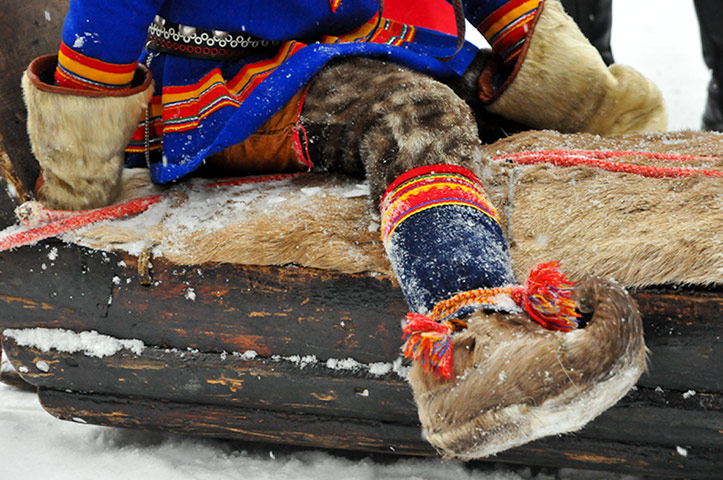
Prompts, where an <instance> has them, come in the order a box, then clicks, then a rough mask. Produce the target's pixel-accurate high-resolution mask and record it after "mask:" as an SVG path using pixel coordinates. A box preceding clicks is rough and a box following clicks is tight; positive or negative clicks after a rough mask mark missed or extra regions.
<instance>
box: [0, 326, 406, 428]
mask: <svg viewBox="0 0 723 480" xmlns="http://www.w3.org/2000/svg"><path fill="white" fill-rule="evenodd" d="M3 346H4V348H5V353H6V355H7V356H8V358H9V359H10V360H11V361H12V363H13V365H14V366H15V368H16V369H17V370H18V371H20V372H21V376H22V377H23V379H24V380H25V381H27V382H29V383H32V384H33V385H36V386H42V387H46V388H54V389H58V390H62V389H65V388H69V389H71V390H75V391H86V392H98V393H104V394H111V395H125V396H138V397H147V398H156V399H162V400H172V401H179V402H187V403H201V404H204V403H208V404H217V405H229V406H239V407H247V408H266V409H272V410H280V411H290V412H304V413H311V414H324V415H327V416H345V417H356V418H366V419H372V420H379V421H395V422H401V423H411V424H416V423H417V414H416V409H415V408H414V401H413V399H412V394H411V391H410V389H409V386H408V385H407V383H406V382H405V381H404V380H403V379H401V378H399V377H398V376H397V375H396V374H395V373H392V372H390V373H388V374H386V375H384V376H375V375H370V374H369V373H368V371H364V370H363V369H361V370H357V371H351V370H339V369H332V368H327V367H326V366H324V365H323V364H322V362H317V363H308V362H309V361H310V359H306V360H305V362H306V363H305V364H304V366H303V367H302V366H301V363H300V360H299V362H298V363H297V362H294V361H290V360H283V359H277V360H274V359H269V358H266V359H263V358H256V359H249V360H245V359H242V358H240V357H237V356H233V355H225V354H209V353H201V352H189V351H167V350H163V349H158V348H146V349H145V350H144V351H143V353H142V354H141V355H136V354H134V353H133V352H131V351H128V350H121V351H120V352H118V353H116V354H115V355H112V356H108V357H104V358H98V357H93V356H88V355H86V354H84V353H75V354H72V353H67V352H58V351H56V350H50V351H48V352H43V351H41V350H38V349H36V348H28V347H19V346H18V345H17V343H16V342H15V341H14V340H13V339H12V338H8V337H3ZM38 362H42V364H41V368H38Z"/></svg>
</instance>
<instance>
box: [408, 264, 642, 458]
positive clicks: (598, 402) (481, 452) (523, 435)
mask: <svg viewBox="0 0 723 480" xmlns="http://www.w3.org/2000/svg"><path fill="white" fill-rule="evenodd" d="M577 301H578V304H579V308H580V310H581V311H583V312H585V313H587V314H589V320H588V322H587V325H586V326H584V328H580V329H577V330H574V331H572V332H567V333H563V332H559V331H558V332H553V331H551V330H546V329H545V328H543V327H541V326H540V325H539V324H538V323H535V322H533V321H531V320H530V318H529V317H528V316H527V315H524V314H500V313H484V312H483V311H477V312H475V313H473V314H472V315H470V316H469V317H467V324H468V327H467V328H466V329H465V330H462V331H460V332H458V333H456V334H454V335H453V336H452V347H453V349H454V350H453V351H454V370H453V375H452V378H450V379H443V378H435V375H433V374H431V373H428V372H427V371H425V370H424V369H423V368H422V365H421V362H419V361H415V362H414V365H413V367H412V370H411V372H410V374H409V377H408V380H409V383H410V384H411V386H412V389H413V391H414V397H415V400H416V402H417V406H418V409H419V418H420V421H421V423H422V428H423V431H424V434H425V436H426V438H427V440H428V441H429V443H431V444H432V445H433V446H434V447H435V448H436V449H437V450H438V451H439V452H440V454H442V455H443V456H444V457H445V458H458V459H462V460H471V459H475V458H481V457H486V456H489V455H493V454H495V453H497V452H500V451H503V450H505V449H508V448H512V447H515V446H519V445H522V444H524V443H527V442H530V441H532V440H535V439H538V438H541V437H544V436H547V435H555V434H560V433H565V432H572V431H575V430H579V429H580V428H582V427H583V426H584V425H585V424H586V423H587V422H589V421H590V420H592V419H593V418H595V417H596V416H598V415H599V414H600V413H602V412H603V411H604V410H606V409H607V408H609V407H610V406H612V405H613V404H615V403H616V402H617V401H618V400H619V399H620V398H621V397H622V396H624V395H625V393H626V392H627V391H628V390H629V389H630V388H632V387H633V386H634V385H635V383H636V382H637V380H638V378H639V377H640V375H641V374H642V372H643V370H644V369H645V352H646V350H645V345H644V342H643V327H642V321H641V319H640V315H639V314H638V311H637V308H636V306H635V304H634V302H633V300H632V299H631V298H630V296H629V295H628V294H627V293H626V292H625V290H624V289H623V288H621V287H620V286H618V285H615V284H612V283H610V282H605V281H602V280H599V279H591V278H588V279H586V280H583V281H582V282H579V283H578V293H577Z"/></svg>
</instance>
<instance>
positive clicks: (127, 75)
mask: <svg viewBox="0 0 723 480" xmlns="http://www.w3.org/2000/svg"><path fill="white" fill-rule="evenodd" d="M137 65H138V62H135V61H134V62H131V63H125V64H117V63H108V62H103V61H101V60H97V59H94V58H90V57H87V56H85V55H83V54H82V53H78V52H76V51H75V50H73V49H71V48H70V47H68V46H67V45H66V44H65V43H61V44H60V51H59V52H58V68H57V69H56V70H55V82H56V83H57V84H58V85H59V86H61V87H69V88H82V89H89V90H118V89H123V88H128V87H130V85H131V82H132V81H133V76H134V75H135V71H136V66H137Z"/></svg>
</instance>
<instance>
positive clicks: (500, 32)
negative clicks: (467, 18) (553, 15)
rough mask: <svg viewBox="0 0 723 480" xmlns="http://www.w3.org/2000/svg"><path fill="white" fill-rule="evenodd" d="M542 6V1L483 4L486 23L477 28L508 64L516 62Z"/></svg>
mask: <svg viewBox="0 0 723 480" xmlns="http://www.w3.org/2000/svg"><path fill="white" fill-rule="evenodd" d="M539 6H540V0H509V1H505V0H489V1H487V2H485V4H484V5H483V7H484V13H485V15H484V20H483V21H482V23H480V25H479V26H478V27H477V28H478V29H479V31H480V33H482V35H483V36H484V37H485V38H486V39H487V41H488V42H489V43H490V45H491V46H492V49H493V50H494V51H495V52H496V53H497V54H499V55H500V56H501V57H502V60H503V61H504V63H505V64H508V65H509V64H513V63H514V62H516V61H517V57H518V56H519V54H520V51H521V50H522V46H523V45H524V43H525V40H526V39H527V34H528V32H529V30H530V26H531V25H532V21H533V20H534V19H535V15H536V14H537V10H538V8H539Z"/></svg>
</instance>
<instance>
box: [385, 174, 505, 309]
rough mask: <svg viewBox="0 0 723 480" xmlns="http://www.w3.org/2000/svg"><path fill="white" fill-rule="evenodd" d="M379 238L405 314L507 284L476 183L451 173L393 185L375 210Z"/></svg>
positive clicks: (499, 235)
mask: <svg viewBox="0 0 723 480" xmlns="http://www.w3.org/2000/svg"><path fill="white" fill-rule="evenodd" d="M381 220H382V227H381V228H382V238H383V240H384V246H385V249H386V251H387V255H388V256H389V260H390V262H391V264H392V268H393V269H394V272H395V275H396V276H397V280H398V281H399V284H400V286H401V288H402V291H403V292H404V295H405V297H406V298H407V302H408V303H409V306H410V308H411V310H412V311H414V312H418V313H423V314H426V313H427V312H429V311H431V309H432V308H433V307H434V305H436V304H437V303H438V302H440V301H442V300H445V299H447V298H449V297H450V296H452V295H456V294H457V293H460V292H464V291H468V290H473V289H477V288H492V287H498V286H501V285H508V284H511V283H513V282H514V276H513V275H512V267H511V262H510V258H509V254H508V248H507V242H506V240H505V238H504V234H503V231H502V227H501V226H500V223H499V217H498V216H497V212H496V211H495V209H494V207H493V206H492V204H491V203H490V201H489V199H488V198H487V194H486V193H485V191H484V188H483V187H482V184H481V183H480V181H479V180H478V179H477V177H476V176H475V175H474V174H473V173H472V172H470V171H469V170H467V169H465V168H462V167H457V166H453V165H433V166H427V167H419V168H415V169H412V170H410V171H408V172H407V173H405V174H403V175H401V176H400V177H398V178H397V179H396V180H395V181H394V182H392V184H391V185H390V186H389V188H388V189H387V191H386V193H385V194H384V197H383V199H382V206H381Z"/></svg>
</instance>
